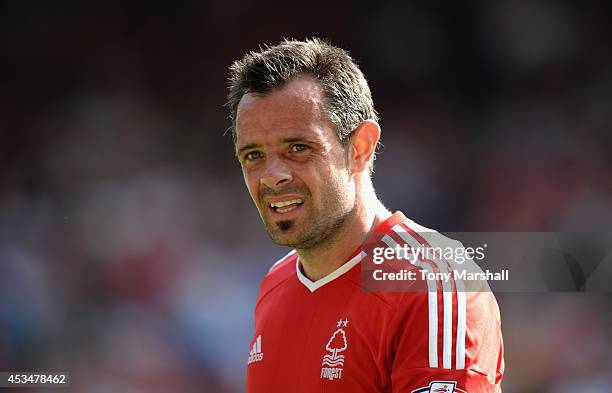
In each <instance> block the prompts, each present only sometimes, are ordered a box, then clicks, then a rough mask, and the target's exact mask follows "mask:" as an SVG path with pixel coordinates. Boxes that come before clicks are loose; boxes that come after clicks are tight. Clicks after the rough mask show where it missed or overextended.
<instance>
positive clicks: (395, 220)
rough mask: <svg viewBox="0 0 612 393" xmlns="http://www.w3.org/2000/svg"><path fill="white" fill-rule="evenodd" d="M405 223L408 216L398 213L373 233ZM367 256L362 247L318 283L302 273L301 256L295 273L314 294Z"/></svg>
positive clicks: (298, 258) (386, 230) (297, 259)
mask: <svg viewBox="0 0 612 393" xmlns="http://www.w3.org/2000/svg"><path fill="white" fill-rule="evenodd" d="M404 221H406V216H404V214H402V212H399V211H397V212H395V213H393V214H392V215H391V216H390V217H389V218H387V219H386V220H385V221H383V222H382V223H380V225H378V227H376V229H375V230H374V231H373V232H376V233H381V232H388V231H390V230H391V228H392V227H393V226H394V225H397V224H399V223H401V222H404ZM365 256H366V253H365V252H364V251H363V250H362V249H361V246H360V247H359V248H358V249H357V250H355V252H353V254H352V257H351V258H349V260H348V261H346V262H345V263H344V264H343V265H342V266H340V267H339V268H337V269H336V270H334V271H333V272H331V273H330V274H328V275H327V276H325V277H322V278H320V279H318V280H317V281H311V280H310V279H309V278H308V277H306V276H305V275H304V273H302V269H301V268H300V257H299V256H298V257H297V258H296V261H295V271H296V273H297V278H298V280H299V281H300V282H301V283H302V284H303V285H304V286H305V287H306V288H308V290H309V291H310V292H314V291H316V290H317V289H319V288H321V287H322V286H324V285H325V284H327V283H330V282H332V281H334V280H335V279H337V278H338V277H340V276H342V275H343V274H345V273H346V272H348V271H350V270H351V269H352V268H354V267H355V266H356V265H357V264H358V263H359V262H361V260H362V259H363V257H365Z"/></svg>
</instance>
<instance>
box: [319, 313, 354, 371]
mask: <svg viewBox="0 0 612 393" xmlns="http://www.w3.org/2000/svg"><path fill="white" fill-rule="evenodd" d="M348 323H349V321H348V319H344V320H339V321H338V322H337V324H336V327H337V329H336V330H335V331H334V332H333V333H332V335H331V337H330V338H329V341H328V342H327V345H325V350H326V351H327V352H326V353H325V355H323V361H322V363H321V379H328V380H330V381H333V380H335V379H341V378H342V370H343V369H344V354H343V353H342V352H344V351H346V349H347V348H348V343H347V340H346V331H345V330H344V329H343V328H345V327H347V326H348Z"/></svg>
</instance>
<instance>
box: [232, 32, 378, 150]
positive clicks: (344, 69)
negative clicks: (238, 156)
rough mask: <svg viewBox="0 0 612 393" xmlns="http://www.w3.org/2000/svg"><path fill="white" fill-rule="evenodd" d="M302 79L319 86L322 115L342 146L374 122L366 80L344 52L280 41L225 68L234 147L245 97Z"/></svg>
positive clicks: (318, 43)
mask: <svg viewBox="0 0 612 393" xmlns="http://www.w3.org/2000/svg"><path fill="white" fill-rule="evenodd" d="M302 75H306V76H311V77H313V78H315V79H316V80H317V81H318V82H319V83H320V84H321V87H322V89H323V95H324V108H325V111H326V112H327V116H328V118H329V120H330V121H331V123H332V124H333V125H334V126H335V127H336V131H337V133H338V138H339V140H340V142H341V143H342V144H343V145H346V144H347V143H348V140H349V138H350V135H351V132H353V130H354V129H355V128H356V127H357V126H358V125H359V124H360V123H361V122H362V121H364V120H374V121H378V115H377V113H376V110H375V109H374V103H373V101H372V94H371V93H370V88H369V86H368V82H367V81H366V79H365V77H364V75H363V73H362V72H361V70H360V69H359V67H358V66H357V64H355V61H354V60H353V59H352V58H351V56H349V54H348V53H347V52H346V51H345V50H344V49H341V48H338V47H335V46H333V45H331V44H330V43H329V42H326V41H324V40H321V39H319V38H312V39H307V40H304V41H299V40H293V39H284V40H283V41H281V42H280V43H279V44H278V45H275V46H264V47H263V48H261V49H260V51H259V52H251V53H249V54H247V55H245V56H244V57H243V58H242V59H241V60H237V61H235V62H234V63H233V64H232V65H231V66H230V68H229V93H228V96H227V98H228V102H227V106H229V108H230V119H231V122H232V126H231V127H232V128H231V130H232V138H233V140H234V143H236V112H237V110H238V103H239V102H240V100H241V99H242V97H243V96H244V95H245V94H247V93H259V94H266V93H268V92H270V91H272V90H273V89H275V88H279V87H282V86H283V85H285V84H286V83H287V82H288V81H289V80H291V79H292V78H295V77H296V76H302Z"/></svg>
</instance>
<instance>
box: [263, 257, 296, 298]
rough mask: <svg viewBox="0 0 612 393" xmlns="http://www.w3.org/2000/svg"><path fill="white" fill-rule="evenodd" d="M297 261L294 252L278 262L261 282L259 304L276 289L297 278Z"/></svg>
mask: <svg viewBox="0 0 612 393" xmlns="http://www.w3.org/2000/svg"><path fill="white" fill-rule="evenodd" d="M296 261H297V253H296V252H295V250H292V251H291V252H289V253H288V254H287V255H285V256H284V257H282V258H280V259H279V260H278V261H276V262H275V263H274V264H272V266H271V267H270V269H269V270H268V273H267V274H266V276H265V277H264V278H263V280H262V281H261V285H260V287H259V295H258V296H257V303H259V302H260V301H261V300H262V299H263V298H264V297H265V296H266V295H268V294H269V293H271V292H272V291H274V289H275V288H277V287H279V286H280V285H282V284H283V283H284V282H286V281H287V280H288V279H290V278H291V277H294V276H295V264H296Z"/></svg>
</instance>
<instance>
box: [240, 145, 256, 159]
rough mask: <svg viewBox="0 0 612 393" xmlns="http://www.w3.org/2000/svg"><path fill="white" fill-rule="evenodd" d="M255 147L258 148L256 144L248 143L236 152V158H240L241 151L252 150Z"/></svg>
mask: <svg viewBox="0 0 612 393" xmlns="http://www.w3.org/2000/svg"><path fill="white" fill-rule="evenodd" d="M255 147H260V145H258V144H257V143H249V144H248V145H244V146H242V147H241V148H240V149H238V150H236V157H240V155H241V154H242V152H243V151H245V150H249V149H253V148H255Z"/></svg>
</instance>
